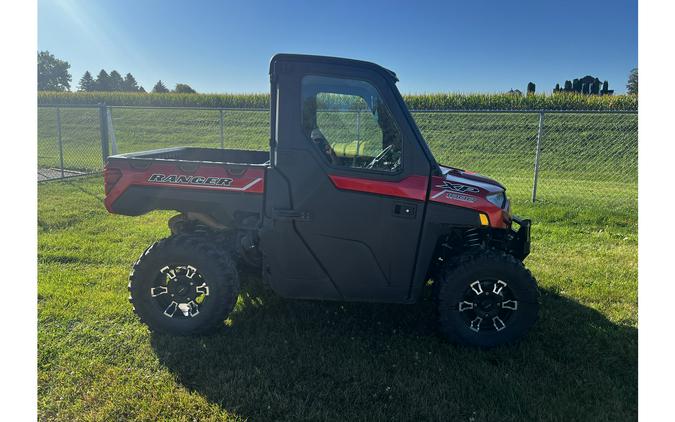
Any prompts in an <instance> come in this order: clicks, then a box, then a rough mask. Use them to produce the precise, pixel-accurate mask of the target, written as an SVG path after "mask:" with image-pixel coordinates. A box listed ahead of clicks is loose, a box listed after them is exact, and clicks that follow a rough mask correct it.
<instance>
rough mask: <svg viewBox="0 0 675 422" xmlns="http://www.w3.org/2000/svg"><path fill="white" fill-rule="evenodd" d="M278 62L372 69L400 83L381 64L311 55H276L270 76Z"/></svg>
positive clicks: (392, 73) (394, 75)
mask: <svg viewBox="0 0 675 422" xmlns="http://www.w3.org/2000/svg"><path fill="white" fill-rule="evenodd" d="M278 61H284V62H291V61H293V62H315V63H326V64H337V65H346V66H359V67H364V68H370V69H372V70H374V71H376V72H379V73H382V74H385V75H388V76H389V77H390V78H391V79H393V81H394V82H398V78H397V77H396V73H394V72H392V71H391V70H389V69H387V68H386V67H382V66H380V65H379V64H375V63H372V62H366V61H363V60H354V59H345V58H342V57H330V56H315V55H311V54H288V53H278V54H275V55H274V56H273V57H272V59H271V60H270V75H271V74H272V73H273V72H274V64H275V63H276V62H278Z"/></svg>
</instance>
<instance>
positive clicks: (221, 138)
mask: <svg viewBox="0 0 675 422" xmlns="http://www.w3.org/2000/svg"><path fill="white" fill-rule="evenodd" d="M220 149H225V137H224V135H223V109H222V108H221V109H220Z"/></svg>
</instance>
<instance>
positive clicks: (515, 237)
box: [508, 215, 532, 261]
mask: <svg viewBox="0 0 675 422" xmlns="http://www.w3.org/2000/svg"><path fill="white" fill-rule="evenodd" d="M511 220H512V221H513V222H515V223H516V224H518V226H519V227H518V230H515V229H513V226H511V236H509V237H510V239H509V243H508V249H509V251H510V252H511V254H512V255H513V256H515V257H516V258H518V259H520V260H521V261H522V260H523V259H525V258H526V257H527V256H528V255H529V254H530V226H531V225H532V221H531V220H529V219H525V218H519V217H516V216H515V215H514V216H511Z"/></svg>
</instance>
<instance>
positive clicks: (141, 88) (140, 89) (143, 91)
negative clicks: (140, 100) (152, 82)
mask: <svg viewBox="0 0 675 422" xmlns="http://www.w3.org/2000/svg"><path fill="white" fill-rule="evenodd" d="M138 92H142V93H143V94H145V93H146V91H145V88H143V87H142V86H141V87H140V88H138Z"/></svg>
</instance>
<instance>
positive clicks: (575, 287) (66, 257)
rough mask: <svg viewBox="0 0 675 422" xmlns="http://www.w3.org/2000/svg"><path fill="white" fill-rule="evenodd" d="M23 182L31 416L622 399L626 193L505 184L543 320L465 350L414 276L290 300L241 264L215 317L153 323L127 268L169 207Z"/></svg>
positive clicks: (389, 415)
mask: <svg viewBox="0 0 675 422" xmlns="http://www.w3.org/2000/svg"><path fill="white" fill-rule="evenodd" d="M263 139H264V138H263ZM507 186H508V181H507ZM596 188H597V190H598V192H602V191H604V190H605V189H606V188H607V187H606V186H603V185H602V184H601V183H600V184H598V186H597V187H596ZM38 189H39V197H38V201H39V202H38V224H39V237H38V251H39V252H38V269H39V280H38V407H39V410H38V411H39V419H40V420H126V419H137V420H186V421H187V420H190V421H191V420H219V419H225V418H230V419H232V420H240V419H249V420H293V421H296V420H464V421H495V420H513V421H521V420H608V421H609V420H611V421H615V420H633V419H635V418H636V417H637V350H638V346H637V210H636V208H635V207H629V206H624V207H597V208H589V207H585V206H582V204H581V203H580V197H579V196H576V197H573V198H569V197H565V196H556V197H551V198H550V200H548V201H545V202H544V203H541V204H538V205H536V206H532V205H530V204H529V203H528V202H527V201H526V200H525V199H524V198H520V199H516V200H515V203H514V209H515V211H516V213H518V214H522V215H526V216H529V217H532V218H533V221H534V226H533V229H532V230H533V233H532V242H533V244H532V254H531V256H530V257H528V259H527V260H526V264H527V266H528V267H529V268H530V269H531V270H532V271H533V273H534V275H535V276H536V277H537V279H538V281H539V284H540V287H541V292H542V297H541V316H540V321H539V322H538V323H537V324H536V326H535V327H534V329H533V331H532V332H531V333H530V335H529V336H528V337H527V338H526V339H525V340H524V341H523V342H521V343H519V344H517V345H515V346H511V347H504V348H500V349H496V350H491V351H480V350H475V349H469V348H462V347H455V346H452V345H449V344H447V343H446V342H445V341H443V340H442V339H441V338H439V337H438V336H437V335H436V334H435V331H434V327H433V324H432V322H431V316H432V312H433V311H432V308H431V304H430V296H429V294H430V292H429V289H427V290H425V292H424V295H423V299H422V301H421V303H419V304H417V305H408V306H405V305H380V304H357V303H333V302H309V301H292V300H285V299H282V298H279V297H277V296H275V295H274V294H273V293H271V292H270V291H268V290H267V289H265V288H264V287H263V286H262V285H261V283H260V281H259V280H256V279H255V278H248V279H247V280H246V283H245V287H244V288H243V291H242V293H241V295H240V298H239V302H238V303H237V306H236V309H235V311H234V312H233V313H232V315H231V317H230V319H228V321H226V327H225V328H224V329H223V330H222V332H220V333H218V334H217V335H215V336H211V337H204V338H184V339H180V338H179V339H177V338H171V337H167V336H162V335H155V334H152V333H150V332H149V331H148V330H147V329H146V328H145V327H144V326H143V325H141V324H140V323H139V322H138V321H137V320H136V318H135V317H134V315H133V313H132V311H131V308H130V305H129V304H128V302H127V300H126V298H127V295H128V294H127V291H126V285H127V275H128V272H129V269H130V266H131V264H132V262H133V261H134V260H135V259H136V258H137V257H138V255H139V254H140V253H141V252H142V251H143V249H144V248H145V247H146V246H147V245H148V244H150V243H151V242H152V241H154V240H156V239H159V238H161V237H163V236H166V235H168V229H167V226H166V220H167V219H168V217H169V216H170V215H171V213H167V212H157V213H151V214H148V215H145V216H142V217H137V218H129V217H123V216H115V215H110V214H108V213H106V211H105V209H104V208H103V205H102V203H101V201H102V199H103V192H102V180H101V179H100V177H89V178H84V179H79V180H71V181H66V182H49V183H46V184H41V185H39V188H38ZM619 190H620V189H619ZM561 195H562V194H561ZM581 200H583V195H582V196H581Z"/></svg>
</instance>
